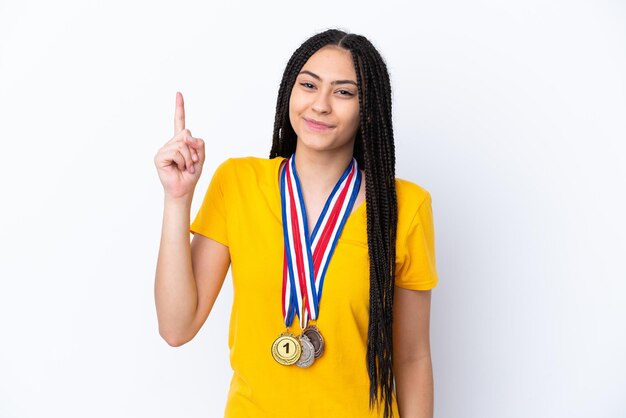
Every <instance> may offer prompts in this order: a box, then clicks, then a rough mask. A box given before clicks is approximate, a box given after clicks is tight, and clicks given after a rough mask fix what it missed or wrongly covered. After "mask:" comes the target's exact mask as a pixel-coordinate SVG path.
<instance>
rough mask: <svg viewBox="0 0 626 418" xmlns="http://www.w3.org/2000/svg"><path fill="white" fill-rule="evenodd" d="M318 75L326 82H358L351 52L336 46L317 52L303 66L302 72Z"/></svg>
mask: <svg viewBox="0 0 626 418" xmlns="http://www.w3.org/2000/svg"><path fill="white" fill-rule="evenodd" d="M303 70H307V71H311V72H312V73H315V74H317V75H318V76H320V77H321V78H322V80H324V81H333V80H339V79H350V80H355V81H356V72H355V71H354V63H353V62H352V53H350V51H348V50H346V49H343V48H339V47H336V46H325V47H323V48H321V49H319V50H318V51H316V52H315V53H314V54H313V55H311V57H310V58H309V59H308V61H307V62H306V63H305V64H304V65H303V66H302V70H301V71H303Z"/></svg>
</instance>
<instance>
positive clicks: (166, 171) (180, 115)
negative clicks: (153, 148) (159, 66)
mask: <svg viewBox="0 0 626 418" xmlns="http://www.w3.org/2000/svg"><path fill="white" fill-rule="evenodd" d="M204 158H205V154H204V141H203V140H202V139H200V138H194V137H193V136H191V132H190V131H189V129H185V102H184V101H183V95H182V94H181V93H179V92H177V93H176V110H175V112H174V137H173V138H172V139H171V140H170V141H169V142H167V143H166V144H165V145H164V146H163V147H161V148H160V149H159V150H158V152H157V153H156V155H155V156H154V164H155V165H156V168H157V172H158V174H159V179H160V180H161V183H162V184H163V189H164V191H165V195H166V197H171V198H180V197H191V196H192V195H193V191H194V189H195V187H196V183H197V182H198V179H199V178H200V174H201V173H202V165H203V164H204Z"/></svg>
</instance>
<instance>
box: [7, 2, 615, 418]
mask: <svg viewBox="0 0 626 418" xmlns="http://www.w3.org/2000/svg"><path fill="white" fill-rule="evenodd" d="M330 27H339V28H343V29H347V30H349V31H351V32H355V33H360V34H364V35H365V36H367V37H368V38H369V39H370V40H371V41H372V42H373V43H374V44H375V45H376V46H377V47H378V48H379V50H380V51H381V53H382V55H383V56H384V57H385V59H386V62H387V64H388V67H389V71H390V73H391V78H392V87H393V95H394V123H395V137H396V141H397V142H396V145H397V166H398V167H397V174H398V176H399V177H403V178H407V179H410V180H412V181H414V182H416V183H418V184H420V185H422V186H423V187H425V188H426V189H428V190H429V191H430V192H431V194H432V197H433V210H434V216H435V229H436V244H437V263H438V271H439V275H440V282H439V285H438V287H437V288H436V289H435V290H434V291H433V304H432V320H431V334H432V342H431V344H432V353H433V364H434V374H435V415H436V416H437V417H442V418H456V417H459V418H514V417H515V418H517V417H519V418H522V417H524V418H525V417H534V418H539V417H546V418H548V417H550V418H553V417H567V418H577V417H581V418H582V417H585V418H588V417H596V418H603V417H623V416H626V400H625V399H626V396H625V394H626V325H625V324H624V322H625V321H624V320H625V319H626V282H625V279H626V267H625V265H624V262H625V255H626V241H625V236H626V221H625V220H624V214H625V213H626V197H625V191H626V168H625V167H626V156H625V151H626V146H625V144H624V141H625V140H626V5H625V3H624V2H623V1H618V0H614V1H601V0H588V1H571V0H570V1H565V0H557V1H538V0H526V1H507V2H503V1H496V0H491V1H488V0H483V1H471V2H468V1H462V0H456V1H450V0H445V1H438V2H425V1H418V2H412V3H410V5H409V2H407V3H406V4H405V3H399V2H398V3H393V2H389V1H386V2H382V1H381V2H376V3H367V2H363V1H357V0H352V1H344V2H337V1H316V2H294V1H285V2H280V3H279V2H275V3H271V4H268V3H266V2H252V1H249V2H242V1H234V2H233V1H230V2H219V1H212V2H197V3H192V2H186V1H177V2H169V3H162V2H161V3H159V2H154V1H144V2H134V3H131V2H122V1H107V2H104V1H102V2H98V1H55V2H44V1H23V0H20V1H19V2H18V1H15V0H14V1H8V0H0V48H1V49H0V122H1V125H0V127H1V129H0V139H1V148H0V152H1V155H2V163H1V164H0V181H1V195H2V203H1V205H0V237H1V247H0V250H1V252H0V257H1V258H0V417H2V418H13V417H169V416H176V417H219V416H221V415H222V411H223V407H224V404H225V400H226V393H227V390H228V384H229V380H230V368H229V365H228V351H227V339H226V338H227V329H228V320H229V313H230V303H231V299H232V291H231V281H230V278H227V281H226V282H225V285H224V288H223V291H222V293H221V295H220V296H219V298H218V301H217V304H216V305H215V307H214V310H213V312H212V313H211V316H210V317H209V319H208V320H207V322H206V324H205V325H204V327H203V328H202V330H201V331H200V333H199V334H198V335H197V337H196V338H195V339H194V340H193V341H191V342H190V343H188V344H186V345H185V346H182V347H180V348H172V347H170V346H168V345H167V344H166V343H165V341H164V340H162V339H161V338H160V337H159V335H158V330H157V322H156V312H155V307H154V299H153V285H154V271H155V266H156V257H157V252H158V245H159V239H160V232H161V220H162V206H163V201H162V199H163V191H162V187H161V184H160V182H159V180H158V177H157V173H156V169H155V167H154V163H153V157H154V155H155V153H156V151H157V150H158V148H159V147H160V146H162V145H163V144H164V143H165V142H167V141H168V140H169V139H170V138H171V136H172V134H173V116H174V100H175V93H176V91H177V90H178V91H181V92H182V93H183V94H184V96H185V100H186V111H187V127H188V128H189V129H190V130H191V132H192V133H193V134H194V136H198V137H201V138H203V139H205V141H206V143H207V147H208V149H209V155H208V157H207V160H206V162H205V166H204V172H203V175H202V178H201V179H200V181H199V183H198V186H197V188H196V194H195V197H194V206H193V208H192V215H195V212H196V211H197V209H198V207H199V205H200V202H201V200H202V197H203V195H204V191H205V190H206V187H207V185H208V181H209V179H210V177H211V175H212V173H213V170H214V169H215V168H216V166H217V165H218V164H219V163H220V162H221V161H223V160H224V159H225V158H227V157H231V156H246V155H255V156H267V155H268V154H269V150H270V143H271V132H272V128H273V120H274V109H275V100H276V94H277V91H278V85H279V82H280V78H281V76H282V71H283V69H284V66H285V64H286V62H287V59H288V58H289V56H290V55H291V53H292V52H293V50H294V49H295V48H296V47H297V46H299V45H300V43H301V42H302V41H304V40H305V39H306V38H307V37H309V36H311V35H313V34H314V33H316V32H318V31H322V30H324V29H326V28H330Z"/></svg>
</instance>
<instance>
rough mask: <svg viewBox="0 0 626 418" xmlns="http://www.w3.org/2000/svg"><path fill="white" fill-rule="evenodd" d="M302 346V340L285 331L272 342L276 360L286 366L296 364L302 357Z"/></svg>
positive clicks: (273, 354)
mask: <svg viewBox="0 0 626 418" xmlns="http://www.w3.org/2000/svg"><path fill="white" fill-rule="evenodd" d="M301 353H302V346H301V345H300V341H298V339H297V338H296V337H294V336H293V335H292V334H291V333H289V332H283V333H282V334H280V335H279V336H278V338H276V340H274V344H272V356H274V360H276V361H277V362H278V363H280V364H283V365H285V366H289V365H291V364H294V363H295V362H297V361H298V360H299V359H300V355H301Z"/></svg>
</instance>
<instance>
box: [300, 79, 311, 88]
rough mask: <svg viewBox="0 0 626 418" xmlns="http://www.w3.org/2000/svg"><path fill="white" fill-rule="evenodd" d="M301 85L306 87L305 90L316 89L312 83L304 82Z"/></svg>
mask: <svg viewBox="0 0 626 418" xmlns="http://www.w3.org/2000/svg"><path fill="white" fill-rule="evenodd" d="M300 85H301V86H302V87H304V88H307V89H312V88H313V87H315V86H313V84H311V83H309V82H307V81H304V82H302V83H300Z"/></svg>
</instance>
